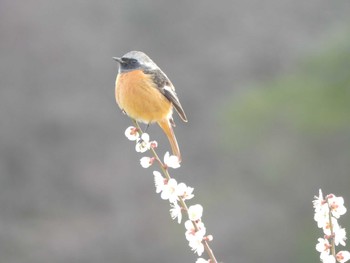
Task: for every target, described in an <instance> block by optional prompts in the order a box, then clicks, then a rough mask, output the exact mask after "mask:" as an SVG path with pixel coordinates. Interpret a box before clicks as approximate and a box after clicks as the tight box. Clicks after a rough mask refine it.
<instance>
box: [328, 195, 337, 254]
mask: <svg viewBox="0 0 350 263" xmlns="http://www.w3.org/2000/svg"><path fill="white" fill-rule="evenodd" d="M327 204H328V208H329V213H328V220H329V228H330V230H331V246H332V247H331V251H332V255H333V257H334V258H335V242H334V238H335V236H334V231H333V224H332V209H331V207H330V205H329V203H328V199H327Z"/></svg>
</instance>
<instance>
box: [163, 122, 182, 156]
mask: <svg viewBox="0 0 350 263" xmlns="http://www.w3.org/2000/svg"><path fill="white" fill-rule="evenodd" d="M158 124H159V126H160V127H161V128H162V129H163V131H164V133H165V134H166V136H167V137H168V140H169V142H170V146H171V150H172V151H173V154H174V155H176V156H177V158H179V161H180V162H181V153H180V149H179V145H178V144H177V141H176V137H175V133H174V130H173V128H172V127H171V124H170V121H169V120H167V119H163V120H161V121H158Z"/></svg>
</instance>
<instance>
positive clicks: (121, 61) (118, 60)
mask: <svg viewBox="0 0 350 263" xmlns="http://www.w3.org/2000/svg"><path fill="white" fill-rule="evenodd" d="M113 59H114V60H115V61H117V62H118V63H123V60H122V59H121V58H117V57H114V58H113Z"/></svg>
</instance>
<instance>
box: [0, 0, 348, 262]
mask: <svg viewBox="0 0 350 263" xmlns="http://www.w3.org/2000/svg"><path fill="white" fill-rule="evenodd" d="M349 11H350V2H349V1H347V0H339V1H328V0H318V1H316V0H306V1H293V0H267V1H260V0H252V1H244V0H235V1H229V0H227V1H207V0H203V1H182V0H180V1H156V0H154V1H149V0H146V1H133V0H128V1H92V0H84V1H83V0H81V1H68V0H61V1H53V0H45V1H44V0H27V1H19V0H2V1H1V2H0V83H1V85H0V120H1V128H0V136H1V137H0V262H6V263H22V262H23V263H24V262H25V263H44V262H45V263H46V262H51V263H59V262H71V263H75V262H85V263H90V262H91V263H92V262H106V263H108V262H143V263H146V262H195V260H196V256H195V255H194V254H193V253H192V252H191V251H190V249H189V247H188V246H187V243H186V241H185V237H184V226H183V225H178V224H177V223H175V222H173V221H172V220H171V218H170V216H169V214H168V210H169V204H168V203H167V202H165V201H163V200H161V199H160V198H159V196H158V195H157V194H156V193H155V188H154V185H153V176H152V170H153V169H152V168H151V169H148V170H145V169H143V168H141V167H140V166H139V159H140V157H141V156H142V155H140V154H138V153H136V152H135V151H134V145H133V143H131V142H129V141H128V140H127V139H126V138H125V137H124V130H125V129H126V127H128V126H129V125H130V123H131V122H130V120H129V119H128V118H127V117H126V116H124V115H122V114H121V112H120V110H119V109H118V107H117V106H116V104H115V100H114V80H115V75H116V73H117V68H118V65H117V64H116V63H115V61H113V60H112V57H113V56H121V55H123V54H124V53H126V52H128V51H130V50H142V51H144V52H146V53H147V54H149V55H150V56H151V57H152V58H153V60H154V61H155V62H156V63H157V64H158V65H159V66H160V67H161V68H162V69H163V70H164V71H165V72H166V73H167V75H168V76H169V78H170V79H171V80H172V82H173V83H174V85H175V87H176V88H177V93H178V96H179V98H180V100H181V102H182V105H183V107H184V109H185V110H186V113H187V116H188V118H189V122H188V123H187V124H184V123H182V122H181V121H180V119H179V118H178V117H175V121H176V122H177V127H176V134H177V138H178V141H179V144H180V147H181V149H182V153H183V163H182V167H181V169H179V170H175V171H174V172H173V176H174V177H175V178H176V179H177V180H178V181H182V182H185V183H186V184H188V185H190V186H193V187H194V188H195V199H193V200H192V201H191V202H189V204H195V203H200V204H202V205H203V206H204V218H203V220H204V222H205V223H206V226H207V229H208V232H209V233H211V234H213V236H214V241H213V242H212V243H211V244H212V248H213V250H214V252H215V253H216V256H217V258H218V260H219V261H221V262H269V263H271V262H276V263H277V262H319V255H318V253H317V252H316V250H315V248H314V247H315V244H316V242H317V238H318V237H319V236H322V233H321V231H320V230H319V229H317V226H316V224H315V222H314V221H313V209H312V203H311V201H312V199H313V196H314V195H316V194H317V193H318V189H319V188H322V189H323V190H324V192H325V193H330V192H333V193H335V194H337V195H341V196H343V197H344V198H345V202H346V204H347V206H348V207H350V193H349V186H350V115H349V114H350V27H349V22H350V20H349ZM148 132H149V133H150V134H151V136H152V138H153V139H156V140H157V141H158V142H159V144H160V147H159V153H160V154H161V155H162V154H163V153H164V152H165V151H166V150H168V148H169V145H168V142H167V140H166V138H165V137H164V135H163V134H162V133H161V132H160V129H159V127H157V126H151V127H150V128H149V130H148ZM153 168H154V169H156V168H155V167H153ZM340 224H341V225H342V226H343V227H345V228H348V229H349V228H350V216H349V215H346V216H344V218H343V219H341V221H340ZM347 249H349V247H348V248H347Z"/></svg>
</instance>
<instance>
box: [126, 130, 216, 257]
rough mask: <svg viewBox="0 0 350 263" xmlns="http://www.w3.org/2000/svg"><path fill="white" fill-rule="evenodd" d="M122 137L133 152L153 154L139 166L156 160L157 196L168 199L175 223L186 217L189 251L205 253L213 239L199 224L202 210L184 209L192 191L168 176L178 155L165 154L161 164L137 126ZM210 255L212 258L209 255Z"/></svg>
mask: <svg viewBox="0 0 350 263" xmlns="http://www.w3.org/2000/svg"><path fill="white" fill-rule="evenodd" d="M125 136H126V137H127V138H128V139H129V140H131V141H135V142H136V151H137V152H140V153H144V152H146V151H148V150H151V149H152V151H153V155H154V156H153V157H148V156H144V157H142V158H141V159H140V164H141V166H142V167H143V168H148V167H150V166H152V164H153V163H154V162H155V161H157V162H158V163H159V164H160V167H161V169H162V172H163V174H164V176H165V177H164V176H163V175H162V174H161V173H160V172H159V171H153V175H154V183H155V187H156V193H158V194H160V197H161V198H162V199H163V200H169V203H170V216H171V218H172V219H173V220H177V222H178V223H179V224H181V221H182V217H183V214H185V215H187V218H188V220H186V221H185V229H186V232H185V237H186V239H187V241H188V245H189V246H190V248H191V250H192V251H194V252H195V253H197V255H198V256H201V255H202V254H203V252H204V250H205V245H207V241H211V240H212V239H213V237H212V235H206V228H205V226H204V223H203V222H202V220H201V218H202V214H203V207H202V206H201V205H200V204H196V205H192V206H190V207H187V205H186V202H185V201H186V200H190V199H192V198H193V197H194V195H193V190H194V189H193V188H192V187H190V186H187V185H186V184H185V183H178V182H177V181H176V180H175V179H174V178H171V177H170V175H169V172H168V170H169V168H173V169H176V168H179V167H180V162H179V159H178V157H177V156H174V155H170V154H169V152H166V153H165V155H164V161H163V162H162V161H161V160H160V159H159V157H158V155H157V154H156V153H155V151H154V149H155V148H156V147H157V142H156V141H152V142H150V139H149V135H148V134H147V133H142V132H141V131H140V130H139V129H138V128H136V127H133V126H131V127H128V128H127V129H126V131H125ZM212 256H213V255H212ZM196 262H197V263H204V262H216V260H215V258H214V259H211V260H205V259H203V258H198V259H197V261H196Z"/></svg>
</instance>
